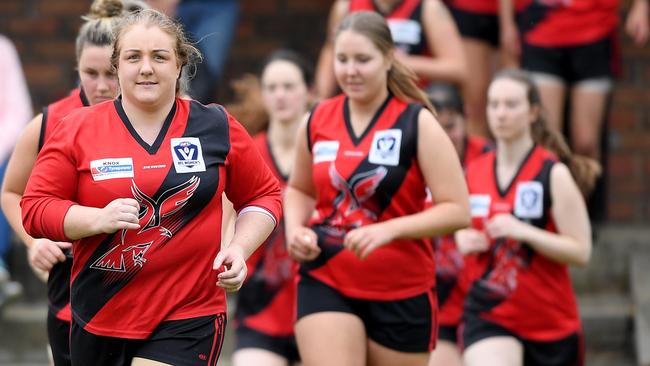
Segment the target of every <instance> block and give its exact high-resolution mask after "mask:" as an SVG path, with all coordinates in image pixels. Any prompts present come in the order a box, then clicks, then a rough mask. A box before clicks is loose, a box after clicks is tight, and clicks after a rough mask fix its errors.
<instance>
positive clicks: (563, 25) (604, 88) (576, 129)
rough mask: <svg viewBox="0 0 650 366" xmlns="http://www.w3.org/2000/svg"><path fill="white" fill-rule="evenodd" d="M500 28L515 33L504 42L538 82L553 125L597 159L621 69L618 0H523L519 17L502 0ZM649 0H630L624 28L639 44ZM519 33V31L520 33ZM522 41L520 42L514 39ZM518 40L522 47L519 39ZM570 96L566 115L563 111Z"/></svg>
mask: <svg viewBox="0 0 650 366" xmlns="http://www.w3.org/2000/svg"><path fill="white" fill-rule="evenodd" d="M500 1H501V2H503V5H502V11H503V13H502V29H503V30H504V32H506V33H508V34H514V36H513V37H512V39H511V40H510V42H508V43H507V44H506V45H505V46H506V49H507V50H508V52H509V53H511V54H513V55H518V53H520V54H521V65H522V67H523V68H524V69H525V70H528V71H530V72H531V73H532V75H533V77H534V79H535V82H536V83H537V85H539V90H540V93H541V96H542V101H543V103H544V106H545V108H546V110H547V113H548V122H549V125H550V127H551V128H554V129H555V130H557V131H563V128H564V123H565V121H569V125H568V129H567V131H568V136H570V138H569V140H570V143H571V145H572V147H573V149H574V150H575V151H576V152H577V153H579V154H581V155H585V156H589V157H592V158H594V159H599V158H600V155H601V151H600V139H601V132H602V124H603V122H604V121H605V116H606V111H607V108H606V107H607V100H608V98H609V95H610V94H611V89H612V86H613V82H612V81H613V78H614V77H615V76H617V75H618V74H620V70H621V60H620V50H619V48H620V46H619V40H618V37H619V36H618V32H617V27H618V22H619V16H618V12H619V5H620V1H619V0H599V1H596V0H573V1H565V0H525V1H524V7H523V9H522V11H521V13H520V16H519V18H520V19H519V20H518V21H517V23H518V24H519V25H520V27H519V28H520V29H519V31H518V30H517V25H516V22H515V17H514V15H513V13H514V11H513V5H512V2H513V1H514V0H500ZM649 17H650V8H649V4H648V0H634V1H633V2H632V5H631V8H630V11H629V13H628V17H627V20H626V23H625V30H626V32H627V33H628V34H629V35H630V37H632V38H633V40H634V43H635V44H636V45H637V46H639V47H641V46H643V45H644V44H645V43H646V41H647V39H648V36H650V20H649ZM519 33H520V35H518V34H519ZM519 38H520V39H521V42H518V41H517V40H518V39H519ZM520 44H521V48H520V46H519V45H520ZM567 100H568V101H569V105H570V112H571V113H570V115H569V116H565V115H564V112H565V102H566V101H567Z"/></svg>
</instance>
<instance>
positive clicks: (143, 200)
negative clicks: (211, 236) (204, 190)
mask: <svg viewBox="0 0 650 366" xmlns="http://www.w3.org/2000/svg"><path fill="white" fill-rule="evenodd" d="M200 182H201V179H200V178H198V177H196V176H193V177H192V178H190V179H188V180H187V181H186V182H184V183H182V184H179V185H178V186H176V187H173V188H170V189H168V190H166V191H164V192H163V193H162V194H160V195H159V196H158V198H156V199H154V198H151V197H149V196H147V195H146V194H145V193H144V192H142V190H140V188H138V186H137V185H136V184H135V181H132V183H133V184H132V186H131V193H132V194H133V197H134V198H135V199H136V200H137V201H138V202H139V203H140V212H139V213H138V218H139V220H140V230H138V231H137V232H136V231H134V230H122V231H121V233H120V235H119V236H118V235H116V236H115V237H114V239H113V240H112V242H111V243H110V244H109V247H110V248H111V249H109V250H108V251H107V252H106V254H104V255H103V256H101V257H100V258H99V259H97V260H96V261H95V262H94V263H93V264H92V265H91V266H90V268H93V269H98V270H102V271H112V272H129V271H131V270H135V269H137V268H138V267H139V268H142V267H143V265H144V264H145V263H146V262H147V258H145V254H146V253H147V251H148V250H149V248H150V247H151V245H152V244H154V242H156V241H158V243H157V244H160V243H163V242H165V241H167V240H168V239H169V238H171V237H172V236H173V234H174V232H176V230H178V228H179V227H180V225H181V224H180V221H181V220H178V219H177V216H178V215H180V213H181V211H182V209H183V208H184V207H185V205H186V204H187V202H188V201H189V199H190V198H191V197H192V196H193V195H194V192H195V191H196V188H197V187H198V186H199V183H200ZM155 229H157V230H155ZM118 237H119V239H117V238H118ZM118 240H119V242H117V241H118ZM116 242H117V243H116ZM126 259H130V261H127V260H126Z"/></svg>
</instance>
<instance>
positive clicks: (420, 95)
mask: <svg viewBox="0 0 650 366" xmlns="http://www.w3.org/2000/svg"><path fill="white" fill-rule="evenodd" d="M388 90H390V92H391V93H393V94H394V95H395V96H396V97H398V98H399V99H402V100H411V101H415V102H420V103H422V104H423V105H424V106H425V107H426V108H427V109H428V110H429V111H431V113H433V115H434V116H435V115H436V110H435V108H434V107H433V105H432V104H431V101H429V98H428V97H427V95H426V94H425V93H424V92H423V91H422V90H421V89H420V88H419V87H418V86H417V76H416V75H415V73H414V72H413V70H411V69H409V68H408V67H406V65H404V64H403V63H401V62H400V61H398V60H397V59H393V65H392V67H391V68H390V70H388Z"/></svg>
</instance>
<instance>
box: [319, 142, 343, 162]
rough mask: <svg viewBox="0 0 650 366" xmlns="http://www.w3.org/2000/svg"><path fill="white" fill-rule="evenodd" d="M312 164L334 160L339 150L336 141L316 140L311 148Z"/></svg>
mask: <svg viewBox="0 0 650 366" xmlns="http://www.w3.org/2000/svg"><path fill="white" fill-rule="evenodd" d="M312 152H313V156H314V158H313V159H314V164H318V163H323V162H327V161H334V160H336V155H337V154H338V152H339V142H338V141H318V142H317V143H315V144H314V148H313V149H312Z"/></svg>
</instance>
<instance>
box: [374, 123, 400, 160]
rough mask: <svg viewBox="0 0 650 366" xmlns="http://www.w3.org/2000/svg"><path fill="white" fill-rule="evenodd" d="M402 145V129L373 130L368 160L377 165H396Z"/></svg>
mask: <svg viewBox="0 0 650 366" xmlns="http://www.w3.org/2000/svg"><path fill="white" fill-rule="evenodd" d="M401 146H402V130H397V129H392V130H383V131H377V132H375V135H374V137H373V138H372V146H371V147H370V153H369V154H368V161H369V162H371V163H373V164H378V165H391V166H397V165H398V164H399V151H400V148H401Z"/></svg>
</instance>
